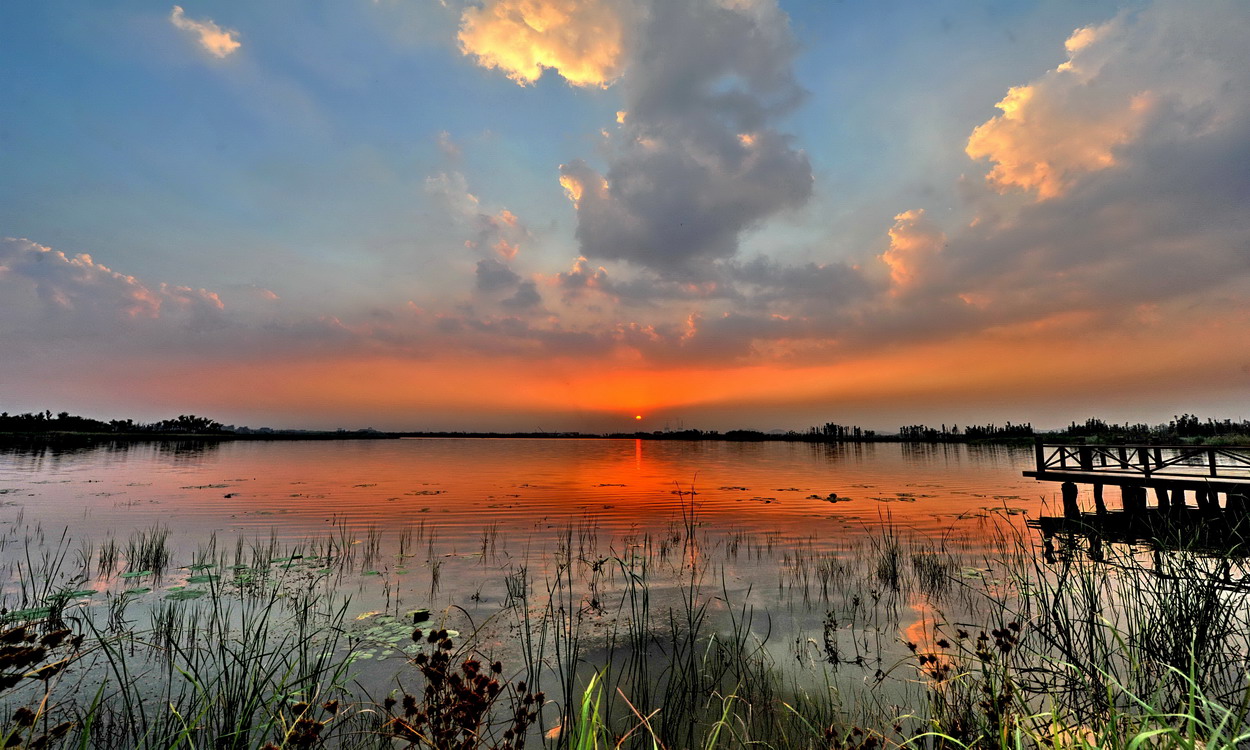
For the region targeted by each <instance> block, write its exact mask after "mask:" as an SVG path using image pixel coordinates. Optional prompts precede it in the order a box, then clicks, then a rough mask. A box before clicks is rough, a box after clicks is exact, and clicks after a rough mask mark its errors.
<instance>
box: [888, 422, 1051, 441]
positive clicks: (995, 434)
mask: <svg viewBox="0 0 1250 750" xmlns="http://www.w3.org/2000/svg"><path fill="white" fill-rule="evenodd" d="M1035 434H1036V433H1035V432H1034V431H1033V424H1032V423H1030V422H1025V423H1024V424H1012V423H1011V422H1008V423H1007V424H1005V425H1002V426H1001V427H1000V426H999V425H996V424H985V425H969V426H967V427H964V428H962V429H961V428H960V427H959V425H957V424H956V425H952V426H951V427H950V428H949V429H947V427H946V425H942V427H941V429H939V428H936V427H929V426H927V425H923V424H913V425H907V426H906V427H900V428H898V436H899V439H901V440H909V441H916V442H925V443H937V442H941V441H957V442H962V441H966V440H1008V439H1016V438H1030V437H1033V435H1035Z"/></svg>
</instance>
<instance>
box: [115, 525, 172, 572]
mask: <svg viewBox="0 0 1250 750" xmlns="http://www.w3.org/2000/svg"><path fill="white" fill-rule="evenodd" d="M125 557H126V569H127V570H128V571H129V572H130V573H132V574H133V573H142V574H145V575H151V576H152V577H154V578H155V579H157V580H159V579H160V578H161V577H162V576H163V575H164V573H165V568H167V567H169V564H170V559H171V556H170V551H169V529H168V528H167V527H165V526H161V525H160V524H156V525H154V526H152V527H151V528H150V529H140V530H138V531H136V532H135V533H133V534H131V535H130V539H129V540H128V541H127V542H126V552H125Z"/></svg>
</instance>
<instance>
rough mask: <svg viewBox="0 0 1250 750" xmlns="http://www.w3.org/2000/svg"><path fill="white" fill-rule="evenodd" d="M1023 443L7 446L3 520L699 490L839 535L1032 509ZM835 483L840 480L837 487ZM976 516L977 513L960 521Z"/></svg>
mask: <svg viewBox="0 0 1250 750" xmlns="http://www.w3.org/2000/svg"><path fill="white" fill-rule="evenodd" d="M1030 461H1031V453H1030V452H1029V451H1028V450H1027V449H1013V448H1007V447H1003V446H984V447H982V446H964V445H941V446H916V445H905V444H888V443H887V444H842V445H816V444H806V443H780V442H769V443H728V442H676V441H667V442H649V441H641V440H535V439H526V440H507V439H498V440H494V439H415V440H384V441H383V440H378V441H372V440H371V441H350V440H348V441H307V442H286V441H274V442H251V441H246V442H245V441H239V442H227V443H222V444H206V445H199V446H187V445H185V444H162V443H136V444H116V445H113V446H107V447H97V448H91V449H87V450H79V451H57V450H53V449H36V450H26V451H9V452H5V453H0V493H3V494H2V495H0V500H2V501H3V502H4V506H3V511H2V512H0V521H4V522H9V523H12V522H13V521H14V520H15V518H16V516H17V514H18V513H21V514H23V520H24V521H25V522H26V523H31V522H38V523H41V524H42V525H43V528H44V531H45V532H47V531H50V530H52V529H54V528H55V529H60V528H62V527H68V528H69V530H70V532H71V533H72V534H74V535H79V534H83V533H87V534H90V535H92V536H96V537H99V536H101V535H103V534H105V533H107V532H110V531H111V532H113V533H114V534H117V535H119V536H122V537H124V536H125V535H126V534H128V533H129V532H130V531H131V530H133V529H137V528H143V527H146V526H150V525H151V524H153V523H156V522H159V523H162V524H165V525H167V526H168V527H169V529H170V531H171V533H172V534H173V537H174V538H175V539H178V538H180V537H188V538H189V537H198V536H203V535H205V534H208V533H210V532H217V533H218V535H219V536H220V535H233V534H248V535H253V534H258V533H263V534H266V535H268V534H270V533H271V530H272V532H273V533H276V535H277V536H278V537H279V538H280V539H282V540H286V541H295V540H298V539H300V538H304V537H307V536H309V535H315V534H318V533H322V532H324V531H326V530H327V529H328V528H330V527H331V526H332V525H334V524H343V523H346V524H347V525H349V526H351V527H352V528H354V529H364V528H366V527H369V526H376V527H378V528H379V529H381V530H382V533H384V534H385V533H387V532H391V531H397V530H399V529H401V528H403V527H404V526H406V525H409V524H413V523H424V524H425V525H426V526H427V527H433V528H437V530H438V533H439V536H440V538H441V539H442V540H444V541H445V542H446V543H448V544H453V545H454V544H457V543H467V542H470V541H472V540H477V539H480V537H481V534H482V532H483V530H484V529H485V528H486V527H488V526H489V527H491V528H493V529H494V530H495V531H497V532H498V533H501V534H506V535H507V536H509V537H511V538H517V539H520V538H525V537H530V536H534V537H542V536H544V534H545V532H546V531H547V530H549V529H553V528H557V527H560V526H562V525H565V524H567V523H569V522H570V521H582V520H586V519H592V520H593V521H594V522H595V523H596V524H597V525H598V526H599V527H600V528H601V529H603V530H605V531H608V532H611V533H623V532H628V531H637V530H640V529H641V530H646V529H657V530H658V529H662V528H664V526H665V525H666V524H668V523H670V522H671V521H672V520H674V518H680V515H681V506H682V502H683V499H684V500H685V501H687V502H688V501H689V500H690V495H689V494H688V493H689V492H690V491H691V490H692V489H693V491H694V492H695V495H694V501H695V503H696V507H697V509H698V511H699V513H700V516H701V518H702V521H703V523H704V525H705V526H709V527H723V528H729V527H734V528H744V529H748V530H751V531H756V532H759V531H769V532H776V533H778V534H780V535H781V536H783V537H786V538H795V537H797V538H803V539H807V538H810V537H814V538H816V539H817V540H836V539H837V538H838V537H840V536H845V535H846V534H852V533H856V531H858V530H862V529H863V528H864V527H865V526H877V525H879V524H880V523H881V522H882V520H883V519H887V518H888V519H889V520H890V521H891V522H892V523H893V524H896V525H898V526H901V527H904V528H907V529H913V530H916V531H919V532H922V533H931V534H941V533H943V532H945V531H946V530H947V529H949V528H950V527H951V526H952V524H955V525H956V527H957V528H958V526H959V523H958V522H959V520H960V519H968V518H970V517H976V516H979V515H983V514H984V513H985V512H986V511H987V510H995V509H997V510H1003V509H1016V510H1023V511H1027V512H1028V513H1030V514H1033V515H1035V514H1036V512H1037V511H1038V510H1039V508H1040V498H1041V497H1042V495H1043V494H1044V493H1045V492H1046V491H1047V488H1046V487H1045V486H1044V485H1039V484H1038V483H1036V482H1034V481H1033V480H1029V479H1024V478H1022V477H1021V475H1020V472H1021V471H1022V470H1023V469H1025V468H1028V466H1029V462H1030ZM830 493H835V494H836V496H837V501H836V502H830V501H829V499H828V498H829V495H830ZM965 526H966V524H965Z"/></svg>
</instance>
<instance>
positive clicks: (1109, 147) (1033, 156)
mask: <svg viewBox="0 0 1250 750" xmlns="http://www.w3.org/2000/svg"><path fill="white" fill-rule="evenodd" d="M1117 27H1118V24H1117V23H1116V22H1112V23H1110V24H1107V25H1105V26H1102V27H1089V28H1082V29H1078V30H1077V31H1075V32H1074V33H1073V34H1072V35H1071V36H1070V37H1069V38H1068V41H1067V44H1066V48H1067V51H1068V59H1067V61H1065V62H1064V63H1063V64H1061V65H1059V67H1058V68H1056V69H1055V70H1053V71H1051V72H1049V73H1047V74H1046V75H1045V76H1043V77H1042V78H1041V79H1039V80H1037V81H1035V82H1033V83H1031V84H1028V85H1024V86H1015V87H1013V88H1011V89H1010V90H1008V92H1007V95H1006V96H1005V97H1004V98H1003V99H1002V101H1000V102H999V103H998V104H997V105H995V106H997V107H998V109H1000V110H1002V114H1001V115H998V116H997V117H993V118H991V119H990V120H988V121H986V122H985V123H983V124H981V125H979V126H977V128H976V129H975V130H973V131H972V135H971V136H970V137H969V138H968V144H967V146H966V148H965V150H966V151H967V153H968V156H970V157H972V158H973V159H986V160H988V161H990V162H992V163H993V164H994V166H993V168H992V169H991V170H990V172H989V174H988V175H987V176H986V179H987V180H989V182H990V183H991V184H992V185H994V186H995V187H996V188H997V189H999V190H1001V191H1006V190H1009V189H1012V188H1019V189H1023V190H1029V191H1033V192H1034V193H1035V194H1036V195H1037V198H1038V200H1047V199H1050V198H1055V197H1057V196H1059V195H1062V194H1063V193H1064V192H1065V191H1067V190H1068V189H1069V188H1070V187H1071V186H1072V184H1073V183H1074V182H1075V181H1076V180H1077V179H1078V178H1079V177H1080V176H1081V175H1083V174H1086V173H1090V172H1097V171H1100V170H1104V169H1108V168H1110V167H1113V166H1115V165H1116V163H1117V149H1119V148H1120V147H1121V146H1123V145H1124V144H1126V143H1129V142H1130V141H1132V140H1133V139H1134V138H1135V137H1136V136H1137V134H1138V132H1139V131H1140V130H1141V128H1142V126H1143V124H1144V123H1145V121H1146V118H1147V117H1148V115H1149V114H1150V112H1151V110H1152V107H1153V106H1154V104H1155V101H1156V97H1155V96H1154V95H1153V94H1152V93H1151V92H1150V91H1148V90H1145V89H1142V90H1136V91H1134V90H1125V89H1124V88H1123V87H1122V86H1119V85H1114V86H1111V85H1105V84H1103V83H1102V80H1101V79H1100V77H1099V74H1100V72H1101V69H1102V64H1103V59H1102V58H1103V55H1102V54H1101V52H1102V51H1101V50H1099V49H1098V47H1099V45H1100V43H1102V42H1103V40H1105V39H1106V38H1108V37H1110V36H1113V35H1114V31H1115V30H1116V28H1117Z"/></svg>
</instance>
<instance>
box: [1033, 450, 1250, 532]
mask: <svg viewBox="0 0 1250 750" xmlns="http://www.w3.org/2000/svg"><path fill="white" fill-rule="evenodd" d="M1034 462H1035V466H1034V468H1033V470H1032V471H1026V472H1024V476H1026V477H1033V478H1034V479H1037V480H1039V481H1044V482H1060V483H1062V484H1061V486H1060V495H1061V497H1062V498H1063V516H1059V517H1042V518H1039V519H1037V521H1035V522H1032V523H1030V525H1032V526H1035V527H1037V528H1040V529H1041V530H1042V533H1043V535H1044V536H1046V537H1047V538H1049V537H1050V536H1052V535H1055V534H1064V533H1077V534H1084V535H1089V534H1097V535H1099V536H1102V537H1105V538H1107V539H1108V540H1109V541H1110V540H1118V541H1131V540H1134V539H1136V540H1146V539H1160V538H1162V537H1170V538H1174V539H1181V538H1186V539H1189V538H1193V539H1194V540H1195V541H1198V542H1199V543H1200V544H1203V545H1204V546H1205V545H1206V544H1213V545H1215V546H1220V545H1223V544H1226V543H1228V544H1234V545H1242V544H1246V543H1250V499H1248V498H1250V447H1229V446H1214V445H1081V444H1076V445H1073V444H1048V443H1045V442H1044V441H1043V440H1042V439H1040V438H1039V439H1037V441H1036V443H1035V445H1034ZM1081 484H1084V485H1090V486H1091V487H1092V495H1093V501H1094V502H1093V505H1094V507H1093V509H1092V511H1089V510H1083V509H1082V508H1081V506H1080V504H1079V503H1078V497H1079V496H1080V490H1079V488H1078V485H1081ZM1107 486H1113V487H1118V488H1119V495H1120V498H1119V500H1120V502H1119V506H1120V507H1119V508H1115V509H1109V508H1108V507H1107V502H1106V500H1105V499H1104V496H1103V490H1104V488H1105V487H1107ZM1191 499H1192V502H1191ZM1199 538H1201V539H1199Z"/></svg>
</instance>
